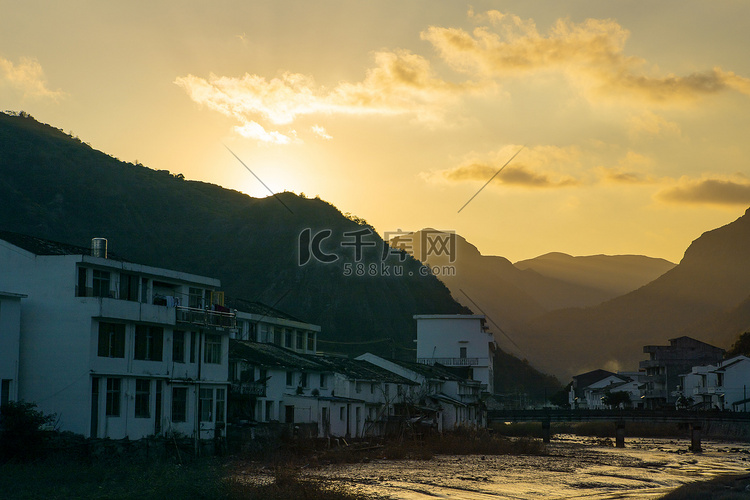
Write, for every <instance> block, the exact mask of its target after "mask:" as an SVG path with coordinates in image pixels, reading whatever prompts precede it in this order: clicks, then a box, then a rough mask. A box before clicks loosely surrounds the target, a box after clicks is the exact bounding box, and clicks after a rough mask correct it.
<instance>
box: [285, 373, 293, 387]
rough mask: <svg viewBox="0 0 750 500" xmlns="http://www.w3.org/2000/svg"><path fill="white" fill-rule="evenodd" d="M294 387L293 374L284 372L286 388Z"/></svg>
mask: <svg viewBox="0 0 750 500" xmlns="http://www.w3.org/2000/svg"><path fill="white" fill-rule="evenodd" d="M293 385H294V372H286V386H287V387H292V386H293Z"/></svg>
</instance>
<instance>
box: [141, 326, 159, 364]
mask: <svg viewBox="0 0 750 500" xmlns="http://www.w3.org/2000/svg"><path fill="white" fill-rule="evenodd" d="M163 347H164V329H163V328H161V327H159V326H146V325H136V326H135V356H134V358H135V359H142V360H146V361H161V357H162V350H163Z"/></svg>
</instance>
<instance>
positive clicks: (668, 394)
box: [639, 337, 724, 409]
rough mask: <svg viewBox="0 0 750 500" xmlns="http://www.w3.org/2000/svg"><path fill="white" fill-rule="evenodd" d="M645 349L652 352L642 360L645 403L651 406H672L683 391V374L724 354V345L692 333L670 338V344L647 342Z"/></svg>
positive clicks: (710, 362) (653, 407)
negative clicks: (722, 346)
mask: <svg viewBox="0 0 750 500" xmlns="http://www.w3.org/2000/svg"><path fill="white" fill-rule="evenodd" d="M643 352H644V353H648V354H649V359H647V360H645V361H641V362H640V364H639V367H640V369H641V370H644V371H645V372H646V376H647V378H646V390H645V393H644V400H645V401H644V407H645V408H648V409H657V408H665V407H673V406H674V405H675V403H676V402H677V398H678V397H679V396H680V395H681V389H680V387H681V386H680V383H681V381H680V375H682V374H685V373H689V372H690V370H691V368H692V367H693V366H696V365H709V364H716V363H718V362H720V361H721V359H722V357H723V356H724V349H720V348H718V347H714V346H712V345H710V344H707V343H705V342H701V341H700V340H696V339H694V338H691V337H678V338H674V339H670V340H669V345H668V346H657V345H647V346H644V347H643Z"/></svg>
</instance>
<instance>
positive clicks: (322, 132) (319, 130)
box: [312, 125, 333, 140]
mask: <svg viewBox="0 0 750 500" xmlns="http://www.w3.org/2000/svg"><path fill="white" fill-rule="evenodd" d="M312 131H313V133H314V134H315V135H317V136H318V137H322V138H323V139H326V140H331V139H333V137H332V136H331V135H330V134H328V132H326V129H325V127H321V126H320V125H313V126H312Z"/></svg>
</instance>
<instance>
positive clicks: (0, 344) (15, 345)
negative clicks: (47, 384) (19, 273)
mask: <svg viewBox="0 0 750 500" xmlns="http://www.w3.org/2000/svg"><path fill="white" fill-rule="evenodd" d="M25 297H26V296H25V295H22V294H18V293H9V292H3V291H0V406H2V405H4V404H6V403H8V402H10V401H17V400H18V364H19V359H18V357H19V352H20V345H21V299H22V298H25Z"/></svg>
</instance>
